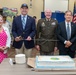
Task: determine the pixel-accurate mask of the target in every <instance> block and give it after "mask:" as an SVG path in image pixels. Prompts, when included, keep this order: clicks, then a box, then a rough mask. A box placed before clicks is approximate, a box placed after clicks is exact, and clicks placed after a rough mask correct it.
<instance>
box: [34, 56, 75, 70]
mask: <svg viewBox="0 0 76 75" xmlns="http://www.w3.org/2000/svg"><path fill="white" fill-rule="evenodd" d="M35 68H38V69H45V68H46V69H50V68H75V62H74V60H73V59H72V58H71V57H69V56H36V64H35Z"/></svg>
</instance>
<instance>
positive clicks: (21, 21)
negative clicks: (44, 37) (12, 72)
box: [12, 4, 36, 57]
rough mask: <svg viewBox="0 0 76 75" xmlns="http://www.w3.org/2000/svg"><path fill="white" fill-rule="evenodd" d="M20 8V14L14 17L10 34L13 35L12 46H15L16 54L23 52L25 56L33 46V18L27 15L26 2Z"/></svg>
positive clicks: (34, 27) (29, 53)
mask: <svg viewBox="0 0 76 75" xmlns="http://www.w3.org/2000/svg"><path fill="white" fill-rule="evenodd" d="M20 10H21V15H20V16H17V17H16V18H14V20H13V25H12V34H13V36H14V42H13V46H14V47H15V48H16V53H17V54H19V53H24V54H25V55H26V57H30V56H31V52H32V48H33V47H34V40H33V38H34V36H35V32H36V25H35V20H34V19H33V18H32V17H31V16H29V15H27V13H28V5H27V4H22V5H21V8H20Z"/></svg>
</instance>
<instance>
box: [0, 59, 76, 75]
mask: <svg viewBox="0 0 76 75" xmlns="http://www.w3.org/2000/svg"><path fill="white" fill-rule="evenodd" d="M0 75H76V71H75V70H71V71H69V70H68V71H66V70H64V71H60V70H55V71H54V70H51V71H50V72H45V71H44V72H36V71H32V68H28V66H27V65H26V64H15V65H10V63H9V58H7V59H5V60H4V61H3V62H2V63H1V64H0Z"/></svg>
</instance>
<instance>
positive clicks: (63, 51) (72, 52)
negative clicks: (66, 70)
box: [59, 48, 75, 58]
mask: <svg viewBox="0 0 76 75" xmlns="http://www.w3.org/2000/svg"><path fill="white" fill-rule="evenodd" d="M59 55H69V56H70V57H71V58H75V50H74V51H72V50H71V49H70V48H66V49H65V50H63V49H62V50H59Z"/></svg>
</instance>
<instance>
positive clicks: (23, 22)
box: [22, 16, 25, 29]
mask: <svg viewBox="0 0 76 75" xmlns="http://www.w3.org/2000/svg"><path fill="white" fill-rule="evenodd" d="M22 24H23V29H25V16H23V18H22Z"/></svg>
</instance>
